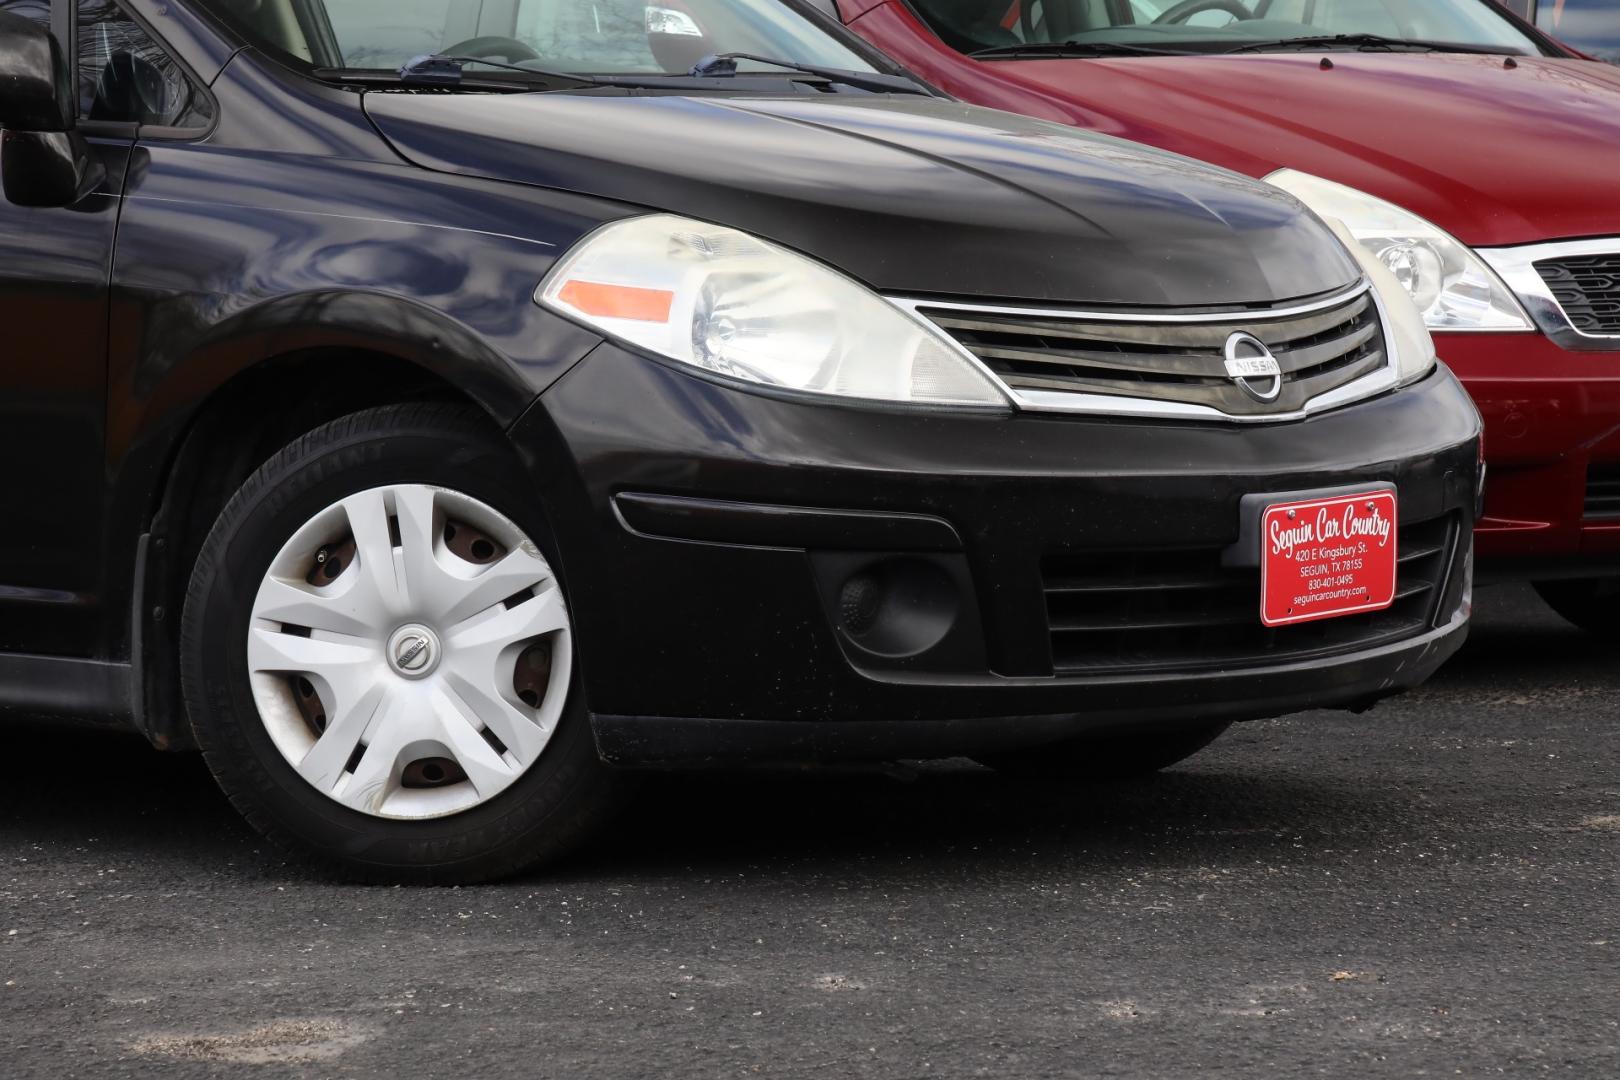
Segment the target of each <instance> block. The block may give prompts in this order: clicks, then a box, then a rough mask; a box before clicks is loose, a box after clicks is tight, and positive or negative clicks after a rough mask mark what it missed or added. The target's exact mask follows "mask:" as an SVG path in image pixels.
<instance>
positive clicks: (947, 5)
mask: <svg viewBox="0 0 1620 1080" xmlns="http://www.w3.org/2000/svg"><path fill="white" fill-rule="evenodd" d="M816 6H819V7H821V8H822V9H823V10H829V11H831V10H835V12H836V14H837V16H838V17H840V18H841V19H842V20H843V21H844V22H846V23H847V24H848V25H849V26H850V27H852V28H853V29H855V30H856V31H857V32H859V33H860V34H862V35H863V36H865V37H866V38H867V39H868V40H870V41H872V42H873V43H874V44H876V45H877V46H878V47H879V48H881V49H883V50H884V51H885V52H887V53H888V54H889V55H890V56H891V57H893V58H895V59H896V60H898V61H899V62H900V63H901V64H903V65H905V66H906V67H908V68H910V69H911V70H912V71H914V72H916V73H918V74H919V75H921V76H923V77H924V78H926V79H927V80H929V81H930V82H932V83H933V84H935V85H936V86H939V87H941V88H942V89H944V90H946V91H948V92H950V93H952V94H955V95H956V96H958V97H960V98H963V99H965V100H967V101H970V102H973V103H975V104H979V105H989V106H994V107H996V108H1002V109H1010V110H1013V111H1015V112H1021V113H1026V114H1029V115H1031V116H1037V117H1042V118H1044V119H1048V120H1055V121H1059V122H1061V123H1065V124H1073V125H1077V126H1079V127H1084V128H1089V129H1091V130H1093V131H1097V132H1101V133H1104V134H1107V135H1115V136H1119V137H1121V138H1125V139H1131V140H1134V141H1136V142H1142V143H1148V144H1151V145H1154V146H1157V147H1161V148H1163V149H1165V150H1172V151H1175V152H1176V153H1180V154H1186V155H1188V156H1191V157H1195V158H1201V159H1203V160H1205V161H1210V162H1214V163H1216V164H1218V165H1224V166H1226V167H1227V168H1230V169H1235V170H1237V171H1238V172H1242V173H1248V174H1249V175H1251V176H1256V177H1264V178H1266V179H1268V180H1270V181H1271V182H1272V183H1274V184H1277V185H1279V186H1281V187H1284V188H1286V189H1288V190H1289V191H1291V192H1293V193H1294V194H1295V195H1296V196H1298V197H1299V198H1301V199H1302V200H1304V201H1305V202H1306V203H1307V204H1309V205H1310V206H1311V207H1312V208H1314V209H1316V210H1317V211H1318V212H1319V213H1321V214H1323V215H1324V216H1327V217H1336V218H1339V219H1341V220H1343V221H1344V223H1345V224H1346V226H1347V227H1348V228H1349V230H1350V231H1351V233H1353V234H1354V236H1355V237H1356V238H1357V239H1358V240H1359V241H1360V242H1361V243H1362V244H1363V245H1365V246H1366V247H1367V248H1369V249H1371V250H1372V251H1373V252H1374V253H1375V254H1377V255H1378V257H1379V258H1380V259H1382V261H1383V262H1384V263H1385V264H1386V265H1387V266H1389V268H1390V269H1391V270H1393V271H1394V272H1395V274H1396V276H1397V277H1398V278H1399V279H1400V280H1401V281H1402V283H1403V284H1405V285H1406V286H1407V288H1408V290H1409V291H1410V292H1411V293H1412V294H1413V297H1414V299H1415V300H1416V301H1417V304H1418V307H1419V308H1420V309H1422V310H1423V313H1424V316H1425V319H1426V321H1427V322H1428V324H1429V327H1430V329H1431V330H1432V331H1433V332H1434V334H1435V336H1436V341H1437V344H1438V345H1439V348H1440V354H1441V356H1443V357H1444V358H1445V359H1446V361H1447V362H1448V363H1449V364H1450V365H1451V366H1452V368H1453V369H1454V370H1456V372H1457V373H1458V374H1459V375H1460V376H1461V377H1462V379H1463V381H1464V383H1465V384H1466V385H1467V386H1468V388H1469V390H1470V391H1471V392H1472V393H1473V395H1474V399H1475V401H1476V402H1477V403H1478V405H1479V408H1480V411H1481V412H1482V413H1483V414H1484V415H1485V421H1486V447H1487V449H1486V453H1487V457H1488V463H1489V469H1490V483H1489V485H1488V490H1487V494H1486V500H1485V503H1486V505H1485V518H1484V520H1483V521H1482V522H1481V523H1480V529H1479V533H1478V544H1479V547H1478V556H1479V559H1480V567H1479V569H1480V571H1481V576H1482V577H1486V578H1491V577H1494V578H1503V577H1516V578H1524V579H1529V580H1531V581H1534V582H1536V583H1537V588H1538V589H1539V590H1540V591H1541V592H1542V594H1543V595H1544V596H1545V597H1546V598H1547V599H1548V600H1549V601H1550V602H1551V603H1552V604H1553V606H1554V607H1555V608H1557V610H1558V611H1560V612H1561V613H1563V614H1564V615H1565V616H1566V617H1568V618H1569V619H1571V620H1572V621H1574V622H1576V623H1577V624H1579V625H1581V626H1584V627H1586V628H1587V629H1589V630H1593V631H1598V632H1610V633H1615V634H1620V180H1617V179H1616V178H1617V177H1620V69H1617V68H1615V67H1613V66H1610V65H1606V64H1600V63H1594V62H1592V61H1589V60H1582V59H1579V58H1577V57H1576V56H1574V54H1572V53H1571V52H1569V50H1567V49H1566V48H1564V47H1563V46H1561V45H1560V44H1558V43H1557V42H1556V41H1554V40H1553V39H1551V38H1549V37H1547V36H1546V35H1545V34H1543V33H1542V32H1541V31H1539V30H1537V29H1536V28H1535V27H1534V26H1532V25H1531V24H1530V23H1527V22H1525V21H1524V20H1522V19H1520V18H1518V17H1517V16H1514V15H1512V14H1510V13H1509V12H1507V11H1505V10H1504V9H1503V8H1502V7H1500V6H1499V5H1497V4H1495V3H1492V2H1491V0H1181V2H1177V0H1033V2H1032V0H820V3H818V4H817V5H816ZM1368 452H1369V453H1376V452H1377V451H1376V449H1375V448H1369V451H1368Z"/></svg>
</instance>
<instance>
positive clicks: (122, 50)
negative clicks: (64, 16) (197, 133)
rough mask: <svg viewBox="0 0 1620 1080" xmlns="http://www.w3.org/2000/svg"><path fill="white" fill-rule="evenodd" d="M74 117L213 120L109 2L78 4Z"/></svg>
mask: <svg viewBox="0 0 1620 1080" xmlns="http://www.w3.org/2000/svg"><path fill="white" fill-rule="evenodd" d="M79 115H80V116H82V117H83V118H84V119H86V120H112V121H120V122H125V123H137V124H144V125H149V126H153V127H173V128H204V127H207V126H208V125H209V123H210V122H211V121H212V119H213V102H212V101H211V100H210V99H209V97H208V95H207V94H205V93H203V92H202V91H201V90H200V89H199V88H198V87H197V85H196V84H195V83H193V82H192V80H191V77H190V76H189V75H187V74H186V72H185V70H184V69H182V68H181V67H180V65H179V64H178V63H177V62H176V61H175V59H174V58H173V57H172V56H170V55H169V54H168V53H167V52H166V51H164V49H163V47H162V46H160V45H159V44H158V43H157V42H156V41H154V40H153V39H152V37H151V35H150V34H148V33H147V32H146V30H145V29H144V28H143V27H142V26H141V25H140V24H139V23H137V22H136V21H135V20H134V19H133V18H132V17H131V16H130V15H129V13H128V12H126V11H124V9H123V8H121V7H119V6H118V5H117V4H116V3H113V2H112V0H81V3H80V4H79Z"/></svg>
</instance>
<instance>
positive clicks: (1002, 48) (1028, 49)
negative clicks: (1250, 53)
mask: <svg viewBox="0 0 1620 1080" xmlns="http://www.w3.org/2000/svg"><path fill="white" fill-rule="evenodd" d="M1187 55H1189V53H1188V51H1187V50H1185V49H1157V48H1154V47H1153V46H1152V45H1132V44H1129V43H1128V42H1124V41H1037V42H1030V43H1029V44H1025V45H994V46H991V47H990V48H988V49H975V50H974V51H973V52H970V53H968V56H970V57H972V58H973V59H975V60H1000V59H1006V60H1016V59H1018V58H1019V57H1021V56H1030V57H1053V58H1057V59H1062V58H1064V57H1081V56H1187Z"/></svg>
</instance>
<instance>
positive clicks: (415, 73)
mask: <svg viewBox="0 0 1620 1080" xmlns="http://www.w3.org/2000/svg"><path fill="white" fill-rule="evenodd" d="M468 64H485V65H487V66H489V67H492V68H500V69H501V70H502V71H520V72H522V73H523V74H525V75H532V76H537V77H539V78H542V79H560V80H564V81H566V82H572V83H578V84H579V85H580V86H603V85H605V83H604V82H603V80H601V79H597V78H593V77H592V76H590V75H580V74H577V73H576V72H572V71H552V70H549V69H547V68H540V67H533V66H530V65H525V64H508V63H506V62H505V61H502V60H486V59H484V58H483V57H481V56H451V55H450V54H448V53H428V54H427V55H425V56H418V57H414V58H412V59H410V60H407V61H405V63H404V65H403V66H401V67H400V69H399V81H400V82H402V83H404V84H405V85H407V86H460V85H461V83H462V80H463V75H462V70H461V69H462V68H464V67H466V66H467V65H468Z"/></svg>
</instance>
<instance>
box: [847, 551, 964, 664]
mask: <svg viewBox="0 0 1620 1080" xmlns="http://www.w3.org/2000/svg"><path fill="white" fill-rule="evenodd" d="M961 606H962V598H961V596H960V595H959V591H958V589H957V585H956V582H955V581H954V580H953V579H952V578H951V575H950V574H948V573H946V572H945V570H943V569H941V568H940V567H939V566H938V565H936V564H935V563H932V562H929V561H927V560H926V559H919V558H914V557H906V556H901V557H895V558H889V559H882V560H880V561H878V562H874V563H869V564H867V565H865V566H863V567H861V568H860V569H859V570H857V571H856V572H855V573H853V574H850V575H849V577H847V578H846V579H845V580H844V584H843V586H842V587H841V588H840V589H839V593H838V625H839V629H840V630H842V631H843V633H844V635H845V637H846V638H847V639H848V640H849V641H850V642H851V643H853V644H854V645H855V646H856V647H858V648H860V649H862V650H864V651H866V652H869V653H872V654H874V655H876V656H885V657H890V658H896V657H909V656H916V655H919V654H921V653H925V652H927V651H928V650H930V649H932V648H934V647H935V646H936V645H938V644H939V643H940V642H941V641H943V640H945V637H946V636H947V635H948V634H949V633H950V632H951V628H952V627H954V626H955V625H956V619H957V615H958V612H959V611H960V610H961Z"/></svg>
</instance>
